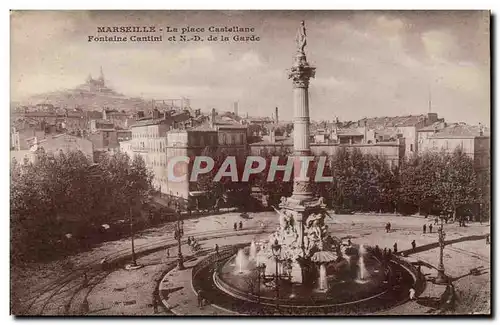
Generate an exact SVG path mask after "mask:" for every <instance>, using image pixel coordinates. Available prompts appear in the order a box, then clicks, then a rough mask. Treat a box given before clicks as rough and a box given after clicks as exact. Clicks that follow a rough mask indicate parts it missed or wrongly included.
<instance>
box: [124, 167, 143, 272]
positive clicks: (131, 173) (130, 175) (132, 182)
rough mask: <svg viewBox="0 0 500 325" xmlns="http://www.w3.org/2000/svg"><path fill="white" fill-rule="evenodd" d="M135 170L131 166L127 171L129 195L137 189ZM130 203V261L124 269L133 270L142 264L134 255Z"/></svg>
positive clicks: (132, 213) (130, 207)
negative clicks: (138, 262)
mask: <svg viewBox="0 0 500 325" xmlns="http://www.w3.org/2000/svg"><path fill="white" fill-rule="evenodd" d="M135 170H136V169H135V167H134V166H131V168H130V170H129V171H128V180H127V182H128V184H127V185H128V188H129V191H130V194H131V195H133V194H134V190H136V189H137V188H136V185H137V183H136V179H135V177H134V176H135V175H134V172H135ZM140 202H142V201H140ZM132 205H133V202H130V204H129V222H130V239H131V246H132V262H131V263H130V264H127V265H126V266H125V269H127V270H135V269H139V268H141V267H142V265H139V264H137V259H136V256H135V244H134V237H135V234H134V212H133V208H132Z"/></svg>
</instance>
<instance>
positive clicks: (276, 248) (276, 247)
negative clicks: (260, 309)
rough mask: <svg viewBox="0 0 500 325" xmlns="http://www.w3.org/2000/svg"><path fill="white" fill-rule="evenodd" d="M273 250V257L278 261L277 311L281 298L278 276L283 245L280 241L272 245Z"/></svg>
mask: <svg viewBox="0 0 500 325" xmlns="http://www.w3.org/2000/svg"><path fill="white" fill-rule="evenodd" d="M271 249H272V251H273V256H274V259H275V261H276V274H275V275H276V309H278V308H279V300H278V299H279V297H280V286H279V274H278V263H279V258H280V256H281V245H280V244H279V243H278V240H277V239H275V240H274V244H272V245H271Z"/></svg>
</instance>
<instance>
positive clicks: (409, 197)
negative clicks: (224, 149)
mask: <svg viewBox="0 0 500 325" xmlns="http://www.w3.org/2000/svg"><path fill="white" fill-rule="evenodd" d="M288 154H289V153H286V152H282V153H281V154H280V153H278V155H280V161H284V160H285V159H286V156H287V155H288ZM274 155H275V154H273V153H266V161H267V163H268V166H269V163H270V161H271V159H272V156H274ZM320 156H321V155H320ZM322 156H326V154H324V155H322ZM317 163H318V160H316V161H315V162H314V163H313V164H312V168H311V175H314V174H315V170H316V168H317ZM268 168H269V167H267V169H266V170H265V171H264V172H263V173H262V176H261V177H257V178H255V179H254V180H253V183H252V186H257V187H259V188H260V189H261V191H262V192H263V193H264V194H266V195H268V196H269V197H271V202H274V203H275V202H277V200H278V199H276V198H279V197H281V196H288V195H290V194H291V192H292V188H293V184H292V181H289V182H283V181H282V179H280V176H281V177H282V176H283V173H278V179H277V180H276V181H275V182H267V181H266V180H265V177H267V170H268ZM488 173H489V172H486V174H488ZM323 175H324V176H332V177H333V181H332V182H328V183H326V182H318V183H317V182H311V187H312V190H313V192H314V193H315V194H316V195H318V196H322V197H324V198H325V199H326V202H327V203H328V204H329V205H330V206H331V207H332V208H334V209H335V210H338V211H363V212H368V211H376V212H379V211H382V212H396V211H397V212H401V213H408V214H411V213H415V212H420V213H423V214H430V213H433V214H438V213H442V214H455V213H457V212H460V213H465V214H475V215H476V216H477V214H478V213H479V211H477V210H478V209H477V207H479V206H480V205H481V207H482V209H483V214H484V213H486V214H487V213H488V207H489V199H490V198H489V196H488V195H485V194H487V193H484V192H483V190H484V189H485V188H487V186H486V185H487V184H488V181H483V182H482V183H481V184H480V183H479V178H478V176H479V175H478V174H477V173H476V170H475V169H474V161H473V160H472V159H471V158H470V157H469V156H468V155H467V154H466V153H464V152H463V151H462V150H460V149H457V150H456V151H455V152H454V153H453V154H448V153H445V152H426V153H423V154H421V155H415V156H412V157H409V158H407V159H404V160H403V161H401V162H400V164H399V165H396V164H395V165H392V166H391V165H390V164H389V163H388V162H387V160H386V159H385V158H384V157H382V156H380V155H373V154H363V153H361V151H360V150H358V149H347V148H341V149H339V150H338V151H337V152H336V153H335V154H334V155H333V156H327V158H326V164H325V168H324V172H323ZM273 198H274V199H273Z"/></svg>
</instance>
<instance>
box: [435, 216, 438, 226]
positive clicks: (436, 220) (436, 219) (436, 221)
mask: <svg viewBox="0 0 500 325" xmlns="http://www.w3.org/2000/svg"><path fill="white" fill-rule="evenodd" d="M434 224H435V225H437V224H438V217H436V218H434Z"/></svg>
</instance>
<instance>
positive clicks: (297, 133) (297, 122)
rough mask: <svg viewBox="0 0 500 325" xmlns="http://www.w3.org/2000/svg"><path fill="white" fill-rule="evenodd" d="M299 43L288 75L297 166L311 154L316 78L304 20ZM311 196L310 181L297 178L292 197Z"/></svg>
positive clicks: (294, 153) (296, 198)
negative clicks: (308, 54)
mask: <svg viewBox="0 0 500 325" xmlns="http://www.w3.org/2000/svg"><path fill="white" fill-rule="evenodd" d="M297 45H298V50H297V54H296V56H295V61H294V63H293V66H292V68H291V69H290V73H289V75H288V77H289V78H290V79H292V82H293V112H294V120H293V149H294V152H293V155H294V156H295V158H296V159H297V160H296V165H295V168H297V167H298V165H299V163H298V161H300V159H301V158H300V157H307V156H311V148H310V144H309V137H310V131H309V125H310V118H309V80H310V79H311V78H314V75H315V72H316V68H314V67H312V66H310V65H309V63H308V62H307V59H306V54H305V53H304V47H305V45H306V39H305V26H304V22H302V29H301V30H299V35H298V36H297ZM301 164H305V161H302V162H301ZM302 166H304V165H302ZM296 176H297V174H296ZM310 198H312V192H311V189H310V181H306V180H295V181H294V185H293V195H292V199H295V200H299V201H303V200H307V199H310Z"/></svg>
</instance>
